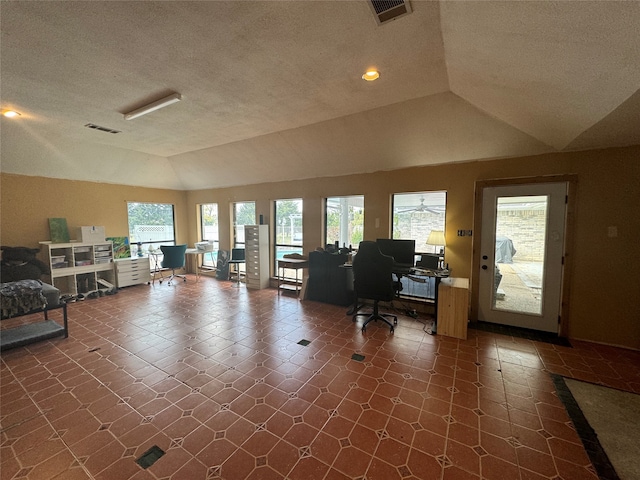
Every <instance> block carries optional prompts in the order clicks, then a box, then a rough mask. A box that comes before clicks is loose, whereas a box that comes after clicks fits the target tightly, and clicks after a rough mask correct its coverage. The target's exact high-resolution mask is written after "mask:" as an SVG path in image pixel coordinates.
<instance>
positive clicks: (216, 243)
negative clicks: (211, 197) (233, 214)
mask: <svg viewBox="0 0 640 480" xmlns="http://www.w3.org/2000/svg"><path fill="white" fill-rule="evenodd" d="M209 206H211V207H215V213H214V214H212V217H214V218H215V225H205V223H204V221H205V212H204V209H205V208H207V207H209ZM198 211H199V215H200V241H202V242H208V241H211V242H212V243H213V252H211V254H210V255H207V254H205V255H203V256H202V257H203V258H202V267H204V268H216V262H217V259H218V250H219V249H220V209H219V208H218V204H217V203H201V204H200V205H199V209H198ZM212 226H214V227H215V235H214V237H215V238H207V235H205V231H206V230H207V228H206V227H212ZM207 257H208V258H209V259H207Z"/></svg>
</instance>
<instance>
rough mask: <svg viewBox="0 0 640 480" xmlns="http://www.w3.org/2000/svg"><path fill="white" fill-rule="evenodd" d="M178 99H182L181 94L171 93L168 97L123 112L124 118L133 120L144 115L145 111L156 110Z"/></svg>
mask: <svg viewBox="0 0 640 480" xmlns="http://www.w3.org/2000/svg"><path fill="white" fill-rule="evenodd" d="M180 100H182V96H181V95H180V94H179V93H172V94H171V95H169V96H168V97H164V98H161V99H160V100H156V101H155V102H152V103H150V104H149V105H145V106H144V107H140V108H138V109H136V110H133V111H131V112H129V113H125V114H124V119H125V120H133V119H134V118H138V117H141V116H142V115H146V114H147V113H151V112H155V111H156V110H159V109H161V108H163V107H166V106H167V105H171V104H172V103H176V102H179V101H180Z"/></svg>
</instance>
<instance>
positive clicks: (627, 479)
mask: <svg viewBox="0 0 640 480" xmlns="http://www.w3.org/2000/svg"><path fill="white" fill-rule="evenodd" d="M552 378H553V381H554V384H555V386H556V390H557V392H558V397H559V398H560V400H562V403H564V405H565V408H566V409H567V413H568V414H569V416H570V417H571V420H572V422H573V424H574V426H575V428H576V431H577V432H578V434H579V435H580V438H581V439H582V443H583V445H584V447H585V449H586V450H587V453H588V454H589V458H590V459H591V462H592V463H593V465H594V467H595V468H596V471H597V472H598V475H599V476H600V478H602V479H606V480H618V479H620V480H633V479H637V478H640V395H637V394H633V393H630V392H624V391H621V390H616V389H613V388H608V387H604V386H602V385H596V384H593V383H588V382H582V381H579V380H574V379H570V378H564V377H562V376H560V375H552Z"/></svg>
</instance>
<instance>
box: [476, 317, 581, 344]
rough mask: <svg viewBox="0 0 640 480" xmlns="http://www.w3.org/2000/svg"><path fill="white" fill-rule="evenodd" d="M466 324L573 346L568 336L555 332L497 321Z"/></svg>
mask: <svg viewBox="0 0 640 480" xmlns="http://www.w3.org/2000/svg"><path fill="white" fill-rule="evenodd" d="M468 325H469V328H470V329H474V330H481V331H483V332H491V333H498V334H500V335H507V336H511V337H517V338H526V339H527V340H533V341H536V342H543V343H552V344H554V345H561V346H563V347H570V348H573V347H571V343H569V339H568V338H565V337H559V336H558V335H556V334H555V333H550V332H540V331H538V330H531V329H529V328H519V327H511V326H509V325H500V324H498V323H489V322H469V324H468Z"/></svg>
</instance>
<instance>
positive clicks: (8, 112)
mask: <svg viewBox="0 0 640 480" xmlns="http://www.w3.org/2000/svg"><path fill="white" fill-rule="evenodd" d="M2 115H4V116H5V117H7V118H14V117H19V116H20V114H19V113H18V112H16V111H14V110H4V111H3V112H2Z"/></svg>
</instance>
